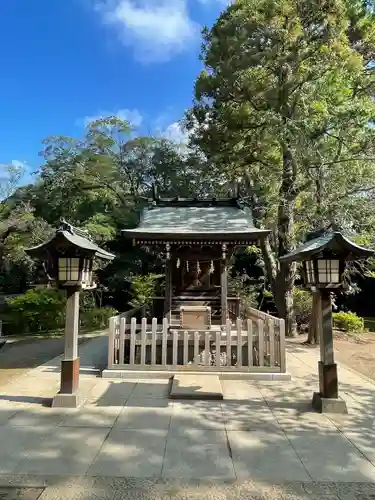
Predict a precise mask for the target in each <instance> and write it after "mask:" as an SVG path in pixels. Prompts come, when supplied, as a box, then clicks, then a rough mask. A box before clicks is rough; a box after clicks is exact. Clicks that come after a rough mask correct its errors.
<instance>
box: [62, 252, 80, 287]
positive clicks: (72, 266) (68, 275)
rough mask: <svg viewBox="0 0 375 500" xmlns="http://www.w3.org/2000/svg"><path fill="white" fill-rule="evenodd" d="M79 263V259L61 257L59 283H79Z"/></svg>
mask: <svg viewBox="0 0 375 500" xmlns="http://www.w3.org/2000/svg"><path fill="white" fill-rule="evenodd" d="M79 261H80V259H79V258H78V257H60V258H59V281H73V282H79V277H80V276H79V274H80V273H79Z"/></svg>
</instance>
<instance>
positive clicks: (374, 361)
mask: <svg viewBox="0 0 375 500" xmlns="http://www.w3.org/2000/svg"><path fill="white" fill-rule="evenodd" d="M306 339H307V335H299V336H298V337H297V338H296V339H288V341H289V342H293V343H302V342H304V341H305V340H306ZM333 345H334V349H335V361H336V362H338V363H343V364H345V365H346V366H348V367H349V368H351V369H352V370H355V371H357V372H359V373H361V374H362V375H365V376H366V377H368V378H370V379H372V380H375V333H372V332H371V333H361V334H356V335H349V334H345V333H342V332H335V334H334V343H333ZM306 348H310V349H313V348H314V347H313V346H311V347H310V346H309V347H306ZM316 349H319V346H317V347H316ZM374 498H375V497H374Z"/></svg>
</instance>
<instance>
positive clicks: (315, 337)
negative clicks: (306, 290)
mask: <svg viewBox="0 0 375 500" xmlns="http://www.w3.org/2000/svg"><path fill="white" fill-rule="evenodd" d="M320 307H321V305H320V294H319V292H313V294H312V308H311V314H310V321H309V333H308V336H307V340H306V344H311V345H317V344H319V328H318V321H319V318H320V317H319V308H320Z"/></svg>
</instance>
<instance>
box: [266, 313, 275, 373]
mask: <svg viewBox="0 0 375 500" xmlns="http://www.w3.org/2000/svg"><path fill="white" fill-rule="evenodd" d="M267 323H268V336H269V339H270V366H275V321H274V320H273V319H268V322H267Z"/></svg>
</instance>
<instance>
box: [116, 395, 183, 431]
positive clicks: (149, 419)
mask: <svg viewBox="0 0 375 500" xmlns="http://www.w3.org/2000/svg"><path fill="white" fill-rule="evenodd" d="M172 411H173V408H172V405H169V406H168V402H167V404H165V403H164V400H162V399H143V400H141V399H140V400H137V405H136V406H135V405H134V406H124V407H123V408H122V410H121V412H120V414H119V415H118V418H117V420H116V422H115V425H114V428H121V429H139V430H145V429H169V425H170V421H171V416H172Z"/></svg>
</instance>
